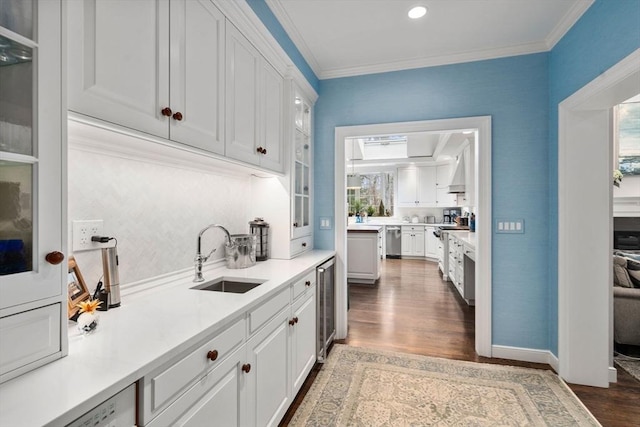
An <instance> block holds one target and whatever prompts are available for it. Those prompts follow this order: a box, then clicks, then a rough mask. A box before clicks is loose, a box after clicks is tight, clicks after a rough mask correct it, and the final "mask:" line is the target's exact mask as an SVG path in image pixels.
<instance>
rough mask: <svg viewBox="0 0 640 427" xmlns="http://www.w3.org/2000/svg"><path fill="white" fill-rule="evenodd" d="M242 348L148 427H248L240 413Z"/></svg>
mask: <svg viewBox="0 0 640 427" xmlns="http://www.w3.org/2000/svg"><path fill="white" fill-rule="evenodd" d="M244 350H245V349H244V347H243V348H241V349H239V350H238V351H236V352H235V353H234V354H232V355H231V356H230V357H229V358H228V359H226V360H225V361H224V362H223V363H222V364H221V365H220V366H218V367H217V368H215V369H214V370H212V371H211V372H209V373H208V374H207V375H206V376H205V377H204V378H202V379H201V380H200V381H198V382H197V383H196V384H194V385H193V387H191V388H190V389H189V390H187V391H186V392H185V393H184V394H183V395H182V396H180V397H179V398H178V399H176V401H175V402H173V403H172V404H171V405H169V407H167V409H165V410H164V411H163V412H162V413H160V414H159V415H158V416H157V417H156V418H154V419H153V420H152V421H151V422H150V423H147V424H145V425H147V426H149V427H163V426H168V425H171V426H190V427H200V426H206V425H211V423H212V420H215V425H220V426H230V427H231V426H240V425H248V424H247V421H246V420H244V418H243V416H244V414H243V413H241V406H240V405H241V402H242V400H243V399H244V390H245V381H246V375H247V374H246V373H245V372H243V371H242V365H243V364H244V363H245V355H246V353H245V351H244Z"/></svg>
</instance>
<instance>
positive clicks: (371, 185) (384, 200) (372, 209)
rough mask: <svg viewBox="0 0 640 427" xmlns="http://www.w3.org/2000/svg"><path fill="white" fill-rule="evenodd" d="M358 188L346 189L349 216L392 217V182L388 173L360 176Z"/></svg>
mask: <svg viewBox="0 0 640 427" xmlns="http://www.w3.org/2000/svg"><path fill="white" fill-rule="evenodd" d="M359 177H360V188H356V189H347V202H348V203H349V215H355V214H356V213H358V212H366V213H367V215H369V216H393V203H394V194H393V182H394V175H393V173H390V172H380V173H367V174H360V175H359Z"/></svg>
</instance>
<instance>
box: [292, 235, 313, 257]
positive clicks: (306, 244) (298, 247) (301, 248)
mask: <svg viewBox="0 0 640 427" xmlns="http://www.w3.org/2000/svg"><path fill="white" fill-rule="evenodd" d="M311 249H313V237H311V236H305V237H300V238H299V239H293V240H291V258H295V257H296V256H297V255H300V254H301V253H304V252H306V251H309V250H311Z"/></svg>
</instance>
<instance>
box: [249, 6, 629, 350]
mask: <svg viewBox="0 0 640 427" xmlns="http://www.w3.org/2000/svg"><path fill="white" fill-rule="evenodd" d="M247 2H248V3H249V4H250V5H251V7H252V8H253V10H254V11H255V13H256V14H257V15H258V16H259V17H260V19H261V20H262V21H263V22H264V24H265V26H266V27H267V28H268V29H269V30H270V31H271V33H272V34H273V35H274V37H275V38H276V40H278V42H279V43H280V44H281V46H282V47H283V48H284V50H285V51H286V52H287V53H288V55H289V56H290V57H291V59H292V60H293V62H294V63H295V64H296V65H297V66H298V68H300V70H301V71H302V72H303V74H304V75H305V77H306V78H307V79H308V80H309V82H310V83H311V85H312V86H313V87H314V88H315V89H316V90H317V91H318V93H319V95H320V98H319V99H318V103H317V104H316V109H315V145H316V146H315V152H314V154H315V163H314V166H315V187H314V195H315V212H314V215H315V218H319V217H320V216H326V217H332V216H333V214H334V179H333V177H334V140H333V139H334V130H335V127H336V126H349V125H361V124H372V123H386V122H396V121H413V120H428V119H441V118H453V117H466V116H477V115H490V116H492V120H493V147H492V149H493V158H492V162H493V168H492V174H493V182H492V191H493V201H492V205H493V214H494V216H495V217H505V218H509V217H511V218H524V219H525V223H526V233H525V234H523V235H500V234H493V248H492V251H493V252H492V253H493V266H492V267H493V344H498V345H508V346H516V347H525V348H535V349H551V350H552V351H553V353H554V354H556V355H557V354H558V352H557V348H558V343H557V340H558V336H557V328H558V300H557V253H558V252H557V239H556V236H557V197H558V188H557V176H558V171H557V160H558V154H557V140H558V138H557V128H558V120H557V114H558V107H557V106H558V103H559V102H561V101H562V100H563V99H565V98H566V97H568V96H569V95H571V94H572V93H574V92H575V91H576V90H578V89H580V88H581V87H582V86H584V85H585V84H586V83H588V82H589V81H591V80H593V79H594V78H595V77H597V76H598V75H599V74H600V73H602V72H603V71H605V70H607V69H608V68H610V67H611V66H613V65H614V64H615V63H617V62H618V61H620V60H621V59H622V58H624V57H625V56H627V55H628V54H630V53H631V52H632V51H634V50H635V49H637V48H639V47H640V0H596V2H595V3H594V5H593V6H592V7H591V8H590V9H589V10H588V11H587V12H586V13H585V14H584V15H583V16H582V17H581V19H580V20H579V21H578V22H577V23H576V25H574V27H573V28H572V29H571V30H570V31H569V32H568V33H567V34H566V35H565V36H564V37H563V39H562V40H561V41H560V42H559V43H558V44H557V45H556V46H555V47H554V49H553V50H552V51H551V52H549V53H545V54H536V55H524V56H516V57H510V58H504V59H496V60H490V61H479V62H472V63H465V64H456V65H448V66H441V67H430V68H422V69H417V70H406V71H398V72H392V73H383V74H374V75H366V76H358V77H348V78H341V79H331V80H321V81H318V79H317V77H316V76H315V74H314V73H313V71H312V70H311V69H310V67H309V66H308V64H307V63H306V61H305V60H304V58H302V55H300V52H299V51H298V49H297V48H296V47H295V45H294V44H293V43H292V42H291V40H290V39H289V37H288V36H287V34H286V33H285V31H284V30H283V28H282V26H281V25H280V23H279V22H278V21H277V20H276V18H275V17H274V16H273V14H272V13H271V11H270V10H269V8H268V6H267V5H266V4H265V3H264V0H247ZM314 233H315V243H316V246H317V247H318V248H323V249H334V235H333V231H327V230H320V229H319V228H318V226H317V225H316V226H315V230H314Z"/></svg>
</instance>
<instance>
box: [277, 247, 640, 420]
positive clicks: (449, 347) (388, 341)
mask: <svg viewBox="0 0 640 427" xmlns="http://www.w3.org/2000/svg"><path fill="white" fill-rule="evenodd" d="M349 295H350V310H349V332H348V338H347V339H346V340H341V341H339V342H341V343H343V344H348V345H353V346H359V347H371V348H379V349H385V350H392V351H399V352H405V353H414V354H423V355H427V356H435V357H445V358H449V359H458V360H468V361H476V362H484V363H497V364H507V365H517V366H524V367H530V368H538V369H551V367H550V366H548V365H544V364H535V363H527V362H517V361H513V360H504V359H489V358H484V357H479V356H478V355H477V354H476V353H475V350H474V349H475V345H474V336H475V326H474V314H475V313H474V308H473V307H469V306H468V305H467V304H466V303H465V302H464V301H463V300H462V299H461V298H460V296H459V295H458V294H457V292H456V291H455V290H454V288H453V285H452V284H451V283H447V282H444V281H443V280H442V277H441V275H440V273H439V271H438V267H437V264H435V263H431V262H426V261H422V260H395V259H388V260H385V261H383V266H382V276H381V278H380V280H379V281H378V283H377V284H376V285H374V286H367V285H353V284H352V285H350V291H349ZM316 374H317V371H314V372H312V373H311V375H310V376H309V378H308V379H307V381H306V382H305V385H304V386H303V388H302V390H301V391H300V393H299V394H298V396H297V398H296V400H295V401H294V403H293V405H292V407H291V409H290V410H289V412H288V413H287V415H286V416H285V417H284V420H283V422H282V423H281V425H287V423H288V422H289V420H290V419H291V416H293V413H294V412H295V409H296V408H297V407H298V405H299V404H300V402H301V401H302V399H303V397H304V394H306V392H307V390H308V389H309V387H310V386H311V384H312V382H313V379H314V378H315V376H316ZM570 387H571V389H572V390H573V392H574V393H575V394H576V395H577V396H578V397H579V398H580V400H582V402H583V403H584V404H585V406H586V407H587V408H588V409H589V410H590V411H591V413H592V414H593V415H594V416H595V417H596V418H597V419H598V421H600V423H601V424H602V425H603V426H605V427H608V426H612V427H613V426H616V427H617V426H620V427H622V426H624V427H628V426H640V382H639V381H637V380H635V379H634V378H633V377H631V376H630V375H629V374H627V373H626V372H625V371H623V370H621V369H618V382H617V383H615V384H611V386H610V388H608V389H604V388H596V387H586V386H577V385H570Z"/></svg>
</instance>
